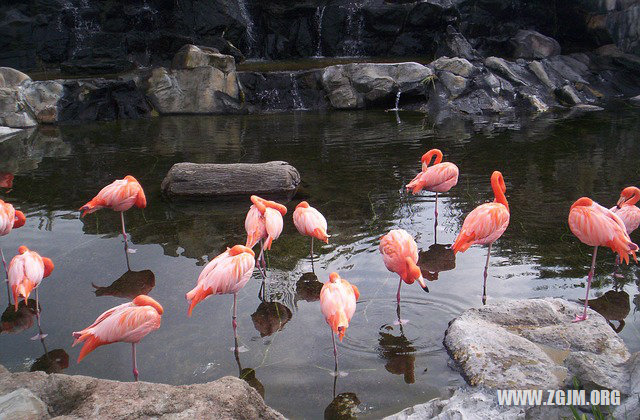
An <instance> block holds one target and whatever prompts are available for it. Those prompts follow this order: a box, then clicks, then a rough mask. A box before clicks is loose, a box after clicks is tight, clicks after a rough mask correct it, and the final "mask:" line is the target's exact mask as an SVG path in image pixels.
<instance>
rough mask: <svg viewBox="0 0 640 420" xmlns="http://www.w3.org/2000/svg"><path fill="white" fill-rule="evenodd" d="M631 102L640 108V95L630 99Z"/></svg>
mask: <svg viewBox="0 0 640 420" xmlns="http://www.w3.org/2000/svg"><path fill="white" fill-rule="evenodd" d="M629 101H630V102H631V103H632V104H633V105H636V106H640V95H638V96H634V97H633V98H630V99H629Z"/></svg>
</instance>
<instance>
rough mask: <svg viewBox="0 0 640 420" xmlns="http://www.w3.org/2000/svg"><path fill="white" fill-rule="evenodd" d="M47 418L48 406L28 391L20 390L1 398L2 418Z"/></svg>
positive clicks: (19, 419) (32, 419)
mask: <svg viewBox="0 0 640 420" xmlns="http://www.w3.org/2000/svg"><path fill="white" fill-rule="evenodd" d="M47 417H49V413H47V406H46V405H45V404H44V403H43V402H42V400H41V399H40V398H38V397H36V396H35V395H33V392H31V391H29V390H28V389H25V388H19V389H16V390H15V391H13V392H10V393H8V394H6V395H2V396H0V418H6V419H12V420H36V419H42V418H47Z"/></svg>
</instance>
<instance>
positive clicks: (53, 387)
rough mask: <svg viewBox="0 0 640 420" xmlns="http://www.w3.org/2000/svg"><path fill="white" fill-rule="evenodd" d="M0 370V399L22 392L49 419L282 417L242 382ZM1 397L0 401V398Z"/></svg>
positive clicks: (229, 379) (227, 378) (226, 378)
mask: <svg viewBox="0 0 640 420" xmlns="http://www.w3.org/2000/svg"><path fill="white" fill-rule="evenodd" d="M3 370H4V368H2V369H0V395H6V394H9V393H11V392H13V391H15V390H17V389H24V388H26V389H27V390H29V391H30V392H31V393H33V394H34V395H35V396H36V397H37V398H39V399H40V400H41V402H44V404H46V408H45V414H46V410H48V412H49V414H50V415H51V416H54V417H55V416H69V417H71V418H160V419H188V418H239V419H284V417H283V416H282V415H281V414H280V413H278V412H277V411H274V410H272V409H271V408H269V407H268V406H267V405H266V404H265V403H264V401H263V400H262V398H261V397H260V395H259V394H258V392H257V391H256V390H254V389H253V388H251V387H250V386H249V384H247V383H246V382H245V381H243V380H241V379H238V378H233V377H230V376H226V377H224V378H221V379H218V380H216V381H213V382H208V383H204V384H197V385H182V386H173V385H165V384H153V383H148V382H138V383H134V382H118V381H110V380H105V379H96V378H91V377H87V376H79V375H73V376H70V375H64V374H51V375H47V374H45V373H44V372H20V373H14V374H10V373H7V372H6V371H4V372H3ZM0 398H2V397H0Z"/></svg>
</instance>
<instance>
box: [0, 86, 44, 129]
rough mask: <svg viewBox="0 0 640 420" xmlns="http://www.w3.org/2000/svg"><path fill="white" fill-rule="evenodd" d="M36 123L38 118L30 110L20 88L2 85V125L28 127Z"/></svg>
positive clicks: (0, 101)
mask: <svg viewBox="0 0 640 420" xmlns="http://www.w3.org/2000/svg"><path fill="white" fill-rule="evenodd" d="M36 124H37V123H36V120H35V119H34V118H33V116H32V115H31V114H30V113H29V111H28V106H27V104H26V102H25V100H24V97H23V96H22V93H21V90H20V88H19V87H17V88H2V87H0V125H4V126H7V127H12V128H26V127H33V126H35V125H36Z"/></svg>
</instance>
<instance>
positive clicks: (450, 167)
mask: <svg viewBox="0 0 640 420" xmlns="http://www.w3.org/2000/svg"><path fill="white" fill-rule="evenodd" d="M458 173H459V171H458V167H457V166H456V165H454V164H453V163H451V162H445V163H439V164H437V165H434V166H431V167H429V168H427V170H426V171H424V172H422V174H421V176H420V181H421V184H422V188H424V189H426V190H429V191H436V192H446V191H449V190H450V189H451V187H453V186H454V185H456V184H457V183H458Z"/></svg>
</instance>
